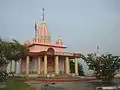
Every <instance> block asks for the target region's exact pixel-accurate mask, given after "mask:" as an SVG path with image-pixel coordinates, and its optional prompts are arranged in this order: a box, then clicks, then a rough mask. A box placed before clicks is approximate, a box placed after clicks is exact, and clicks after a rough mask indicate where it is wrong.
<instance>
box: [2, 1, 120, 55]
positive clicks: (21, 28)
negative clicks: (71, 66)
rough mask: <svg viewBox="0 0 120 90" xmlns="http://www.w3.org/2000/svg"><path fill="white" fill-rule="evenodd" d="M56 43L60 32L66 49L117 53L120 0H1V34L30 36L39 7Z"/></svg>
mask: <svg viewBox="0 0 120 90" xmlns="http://www.w3.org/2000/svg"><path fill="white" fill-rule="evenodd" d="M43 7H44V8H45V20H46V22H47V25H48V30H49V31H50V33H51V36H52V42H53V43H55V41H56V39H57V38H58V36H62V38H63V40H64V43H65V44H66V45H67V46H68V49H67V50H68V51H72V52H80V53H90V52H95V51H96V46H97V45H99V46H100V51H101V53H107V52H109V53H113V54H116V55H120V0H0V36H3V37H5V38H15V39H17V40H19V41H20V42H21V43H23V42H24V41H25V40H32V38H33V36H34V23H35V21H36V22H37V23H39V24H40V23H41V15H42V8H43Z"/></svg>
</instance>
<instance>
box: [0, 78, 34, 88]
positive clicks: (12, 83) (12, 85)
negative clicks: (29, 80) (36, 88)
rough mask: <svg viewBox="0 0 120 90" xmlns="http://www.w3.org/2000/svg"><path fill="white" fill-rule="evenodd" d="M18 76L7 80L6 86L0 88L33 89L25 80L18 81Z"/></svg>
mask: <svg viewBox="0 0 120 90" xmlns="http://www.w3.org/2000/svg"><path fill="white" fill-rule="evenodd" d="M16 78H17V77H10V78H9V79H8V82H7V86H6V88H3V89H0V90H33V89H31V88H30V87H29V86H28V85H27V84H25V83H24V82H19V81H16V80H15V79H16Z"/></svg>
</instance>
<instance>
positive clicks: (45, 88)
mask: <svg viewBox="0 0 120 90" xmlns="http://www.w3.org/2000/svg"><path fill="white" fill-rule="evenodd" d="M118 83H120V80H118ZM27 84H28V85H30V86H31V87H34V88H36V90H95V88H96V87H97V86H100V83H99V82H98V81H89V82H86V81H85V82H57V83H53V84H52V83H48V84H47V83H40V82H39V81H29V82H27Z"/></svg>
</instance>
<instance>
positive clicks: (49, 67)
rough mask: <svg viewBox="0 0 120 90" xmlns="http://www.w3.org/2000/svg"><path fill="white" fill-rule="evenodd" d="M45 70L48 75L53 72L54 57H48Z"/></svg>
mask: <svg viewBox="0 0 120 90" xmlns="http://www.w3.org/2000/svg"><path fill="white" fill-rule="evenodd" d="M47 70H48V73H52V72H54V57H52V56H49V57H48V62H47Z"/></svg>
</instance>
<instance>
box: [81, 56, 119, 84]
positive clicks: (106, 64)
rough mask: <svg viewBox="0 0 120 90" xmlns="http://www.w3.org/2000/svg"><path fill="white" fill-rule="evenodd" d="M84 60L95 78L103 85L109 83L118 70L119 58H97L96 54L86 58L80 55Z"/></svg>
mask: <svg viewBox="0 0 120 90" xmlns="http://www.w3.org/2000/svg"><path fill="white" fill-rule="evenodd" d="M81 58H82V59H83V60H85V62H86V63H87V65H88V66H89V69H91V70H94V72H95V76H96V78H98V79H101V80H102V81H104V82H105V83H110V82H111V81H112V79H113V77H114V75H115V74H116V72H117V70H119V69H120V57H119V56H113V55H112V54H107V55H101V56H97V55H96V54H88V55H87V56H86V57H85V56H84V55H81Z"/></svg>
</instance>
